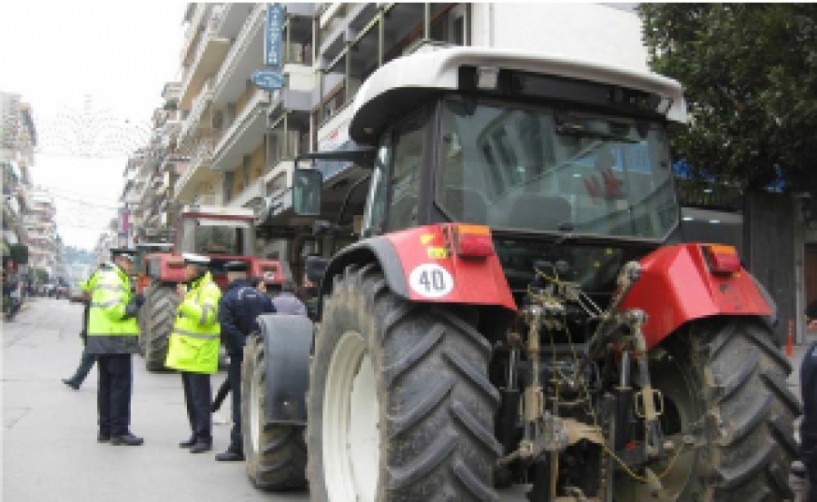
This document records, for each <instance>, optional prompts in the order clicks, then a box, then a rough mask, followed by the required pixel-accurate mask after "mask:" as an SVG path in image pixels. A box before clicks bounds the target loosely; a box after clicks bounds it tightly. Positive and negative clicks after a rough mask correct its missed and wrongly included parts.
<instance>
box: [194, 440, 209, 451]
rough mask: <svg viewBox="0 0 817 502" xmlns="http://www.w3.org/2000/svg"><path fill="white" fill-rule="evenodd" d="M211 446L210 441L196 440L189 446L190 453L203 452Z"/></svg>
mask: <svg viewBox="0 0 817 502" xmlns="http://www.w3.org/2000/svg"><path fill="white" fill-rule="evenodd" d="M211 448H213V444H212V443H205V442H204V441H198V442H197V443H196V444H194V445H193V446H191V447H190V453H204V452H206V451H210V449H211Z"/></svg>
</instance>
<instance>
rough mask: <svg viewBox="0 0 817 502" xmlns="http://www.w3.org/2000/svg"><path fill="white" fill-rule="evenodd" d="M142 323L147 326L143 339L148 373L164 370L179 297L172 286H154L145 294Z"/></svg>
mask: <svg viewBox="0 0 817 502" xmlns="http://www.w3.org/2000/svg"><path fill="white" fill-rule="evenodd" d="M146 293H147V296H146V297H145V304H144V305H142V309H143V311H144V313H145V315H144V317H145V319H144V321H143V322H144V323H145V324H146V325H147V329H146V332H147V336H146V337H145V366H146V367H147V369H148V371H162V370H164V369H165V359H166V358H167V345H168V342H169V339H170V332H171V331H173V322H174V320H175V319H176V307H177V306H178V304H179V295H178V293H176V288H175V287H174V286H172V285H171V286H168V285H155V286H151V287H150V289H149V290H148V291H147V292H146Z"/></svg>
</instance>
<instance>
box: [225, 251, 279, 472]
mask: <svg viewBox="0 0 817 502" xmlns="http://www.w3.org/2000/svg"><path fill="white" fill-rule="evenodd" d="M224 268H225V269H226V270H227V280H228V281H229V285H228V286H227V292H226V293H224V296H222V297H221V301H220V302H219V304H218V320H219V322H220V323H221V340H222V342H223V343H224V347H225V348H226V349H227V354H228V355H229V356H230V366H229V367H228V369H227V379H228V381H229V382H230V392H231V393H232V395H233V396H232V405H233V428H232V430H231V431H230V446H229V447H228V448H227V451H226V452H224V453H219V454H218V455H216V460H219V461H234V460H244V447H243V442H242V438H241V361H242V359H243V355H244V345H245V343H246V340H247V336H249V335H250V333H252V332H253V331H254V330H255V329H256V328H255V326H256V318H257V317H258V316H259V315H261V314H271V313H273V312H275V307H273V305H272V300H271V299H270V298H269V297H268V296H267V295H265V294H263V293H261V292H260V291H258V290H257V289H256V288H254V287H253V286H252V284H251V283H250V281H248V280H247V274H246V272H247V268H248V265H247V263H244V262H242V261H231V262H227V263H226V264H225V265H224Z"/></svg>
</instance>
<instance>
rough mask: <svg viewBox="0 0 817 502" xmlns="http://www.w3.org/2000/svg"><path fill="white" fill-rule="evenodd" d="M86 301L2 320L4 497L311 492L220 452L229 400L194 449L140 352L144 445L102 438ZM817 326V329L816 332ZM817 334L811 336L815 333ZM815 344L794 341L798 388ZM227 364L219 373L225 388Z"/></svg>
mask: <svg viewBox="0 0 817 502" xmlns="http://www.w3.org/2000/svg"><path fill="white" fill-rule="evenodd" d="M81 315H82V307H81V306H80V304H77V303H68V301H66V300H53V299H46V298H36V299H33V300H30V301H29V303H28V304H27V305H26V306H25V307H24V309H23V311H22V312H21V313H20V314H19V315H18V316H17V317H16V319H15V320H14V321H12V322H4V323H3V325H2V340H3V357H2V367H0V370H2V375H3V383H2V388H0V397H2V401H3V412H2V418H3V429H2V438H1V439H2V465H0V470H2V476H3V477H2V487H3V488H2V500H3V501H5V502H27V501H37V502H39V501H45V500H47V501H49V502H62V501H84V502H102V501H106V502H108V501H113V502H119V501H127V502H130V501H155V500H173V501H174V502H188V501H189V502H202V501H214V500H219V501H222V500H230V501H243V500H258V501H261V500H263V501H267V502H275V501H305V500H309V494H308V493H307V492H305V491H304V492H298V493H290V494H270V493H265V492H261V491H258V490H256V489H255V488H254V487H253V486H252V485H251V483H250V482H249V481H248V479H247V476H246V473H245V471H244V463H243V462H234V463H226V464H225V463H220V462H216V461H215V459H214V455H215V453H217V452H220V451H223V450H224V449H225V448H226V447H227V443H228V442H229V428H230V425H229V401H227V402H225V404H224V406H223V407H222V409H221V411H220V412H218V413H217V414H216V415H214V422H215V423H214V426H213V436H214V449H213V451H212V452H208V453H204V454H200V455H191V454H190V453H188V452H187V450H183V449H180V448H179V447H178V442H179V441H181V440H183V439H186V438H187V437H188V436H189V426H188V423H187V417H186V413H185V409H184V398H183V395H182V388H181V379H180V378H179V376H178V375H177V374H174V373H148V372H147V371H146V370H145V368H144V363H143V360H142V359H141V358H140V357H138V356H134V359H133V362H134V388H133V400H132V403H131V408H132V410H131V411H132V420H131V429H132V431H133V432H134V433H135V434H137V435H140V436H143V437H144V438H145V444H144V445H142V446H139V447H125V446H117V447H115V446H111V445H109V444H99V443H97V442H96V433H97V427H96V389H97V376H96V368H94V370H93V371H92V372H91V374H90V375H89V376H88V379H87V380H86V381H85V384H84V385H83V386H82V388H81V389H80V390H79V391H74V390H71V389H69V388H68V387H66V386H65V385H64V384H63V383H62V382H61V381H60V379H61V378H65V377H68V376H70V375H71V374H72V373H73V371H74V369H75V368H76V365H77V363H78V361H79V356H80V353H81V350H82V345H81V343H80V339H79V336H78V333H79V328H80V318H81ZM815 335H817V334H815ZM814 337H815V336H809V340H808V342H809V343H810V342H811V339H813V338H814ZM805 348H806V346H805V345H802V346H794V353H793V355H792V356H791V358H790V361H791V363H792V367H793V371H792V375H791V377H790V378H789V384H790V388H791V390H792V391H793V392H794V393H795V394H796V395H798V396H799V395H800V389H799V387H798V385H797V380H798V379H797V373H798V371H799V361H800V359H801V358H802V354H803V353H804V351H805ZM224 377H225V374H224V373H223V372H222V373H219V374H217V375H215V376H214V377H213V379H212V384H213V388H214V389H217V388H218V386H219V385H220V384H221V382H222V381H223V380H224ZM522 493H523V490H522V487H515V488H514V489H513V490H512V491H510V492H508V491H505V492H503V493H501V499H502V500H503V501H516V500H525V498H524V496H523V495H522Z"/></svg>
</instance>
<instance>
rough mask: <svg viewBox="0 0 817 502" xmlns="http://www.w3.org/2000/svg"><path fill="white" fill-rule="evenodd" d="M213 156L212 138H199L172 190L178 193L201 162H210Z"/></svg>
mask: <svg viewBox="0 0 817 502" xmlns="http://www.w3.org/2000/svg"><path fill="white" fill-rule="evenodd" d="M212 158H213V140H212V138H201V140H200V142H199V144H198V145H196V149H195V150H194V151H193V154H192V155H191V156H190V162H188V164H187V167H186V168H185V170H184V172H183V173H182V175H181V176H179V179H178V181H176V186H175V187H174V192H175V193H179V192H181V191H182V189H183V188H184V186H185V185H186V184H187V182H188V181H190V178H191V177H192V176H193V173H195V172H196V169H198V168H199V167H200V166H201V165H202V164H204V163H207V162H210V161H211V160H212Z"/></svg>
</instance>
